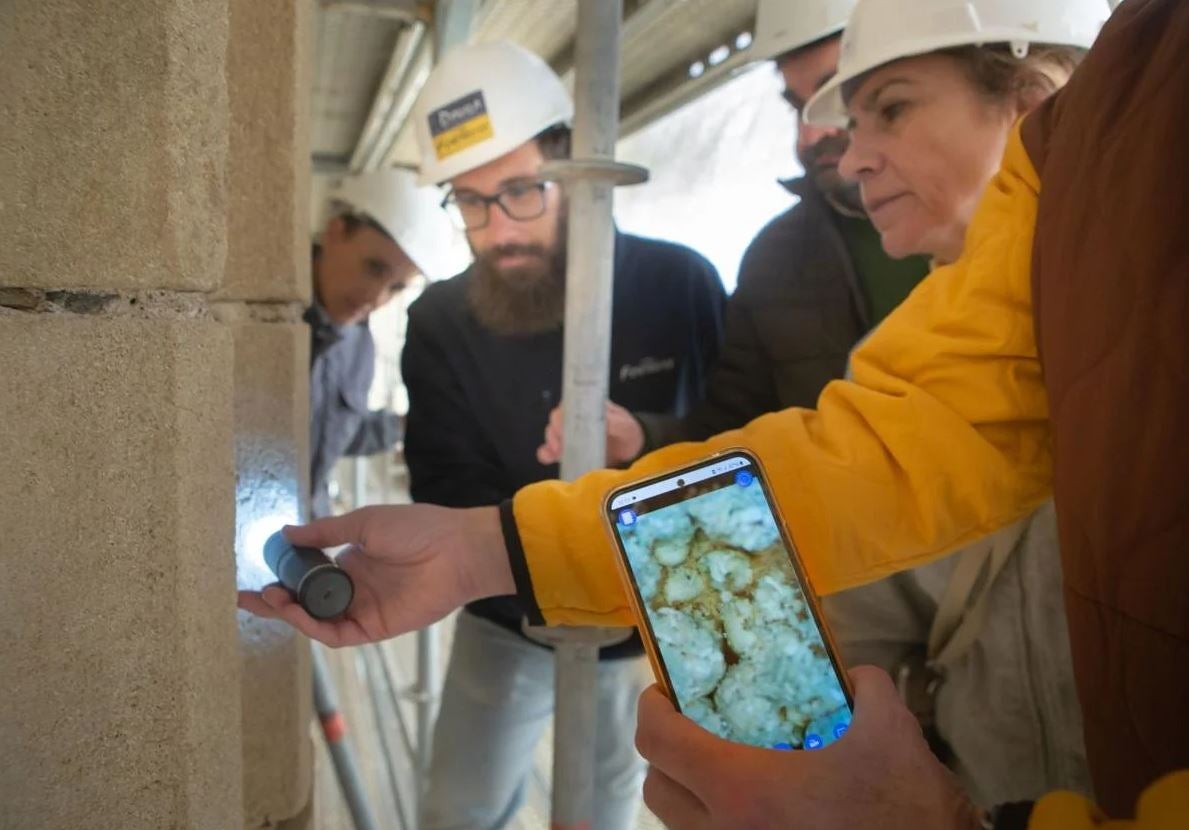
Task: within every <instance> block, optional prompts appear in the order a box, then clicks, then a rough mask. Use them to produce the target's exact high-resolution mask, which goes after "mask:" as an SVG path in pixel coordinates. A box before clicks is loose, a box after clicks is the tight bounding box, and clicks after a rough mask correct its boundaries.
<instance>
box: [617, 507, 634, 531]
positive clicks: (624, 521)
mask: <svg viewBox="0 0 1189 830" xmlns="http://www.w3.org/2000/svg"><path fill="white" fill-rule="evenodd" d="M619 523H620V524H621V525H623V526H624V527H631V526H632V525H634V524H635V523H636V513H635V511H633V510H624V511H623V512H622V513H620V514H619Z"/></svg>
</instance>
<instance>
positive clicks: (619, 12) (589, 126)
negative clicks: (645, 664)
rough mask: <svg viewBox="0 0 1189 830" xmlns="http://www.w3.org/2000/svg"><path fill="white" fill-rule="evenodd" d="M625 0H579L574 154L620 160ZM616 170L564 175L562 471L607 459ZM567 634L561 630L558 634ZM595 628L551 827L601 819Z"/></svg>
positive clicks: (567, 701)
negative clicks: (596, 791) (567, 210)
mask: <svg viewBox="0 0 1189 830" xmlns="http://www.w3.org/2000/svg"><path fill="white" fill-rule="evenodd" d="M622 16H623V2H622V0H580V2H579V4H578V27H577V33H576V40H575V47H574V67H575V87H574V99H575V100H574V135H573V156H574V159H575V160H576V161H577V162H579V163H582V162H595V163H596V167H597V163H598V162H613V161H614V157H615V140H616V137H617V133H618V123H619V26H620V20H621V18H622ZM614 186H615V185H614V182H613V180H612V178H611V177H609V176H607V175H603V174H600V173H599V172H598V171H597V170H596V169H594V168H591V169H588V175H585V176H583V175H576V176H574V177H572V178H569V179H568V180H567V181H566V187H567V196H568V198H569V205H570V215H569V227H570V230H569V240H568V241H569V246H568V251H569V252H568V259H567V261H566V318H565V370H564V376H563V384H562V401H563V402H564V404H565V409H564V413H563V415H564V421H565V422H564V429H565V436H566V442H565V451H564V454H563V457H562V462H561V471H562V477H563V478H567V479H573V478H576V477H578V476H580V475H582V474H583V473H585V472H587V471H588V470H593V469H597V468H599V467H602V466H604V464H605V463H606V452H607V450H606V406H605V402H606V398H607V389H608V382H609V379H610V361H611V352H610V350H611V296H612V272H613V266H614V255H615V226H614V223H613V219H612V215H611V209H612V193H613V190H614ZM558 634H561V632H558ZM590 634H591V632H586V633H585V636H584V635H583V634H582V633H581V632H576V633H575V635H576V636H574V637H568V636H566V635H564V634H562V636H561V639H560V640H559V641H558V642H557V647H556V649H555V672H556V675H555V684H554V689H555V694H556V697H555V703H554V749H553V797H552V807H551V812H552V826H553V828H555V830H564V828H575V830H576V829H577V828H589V827H590V826H591V825H592V823H593V816H594V779H595V774H594V768H595V746H596V743H597V741H596V735H597V728H598V723H597V721H598V646H597V645H596V644H593V643H592V642H590Z"/></svg>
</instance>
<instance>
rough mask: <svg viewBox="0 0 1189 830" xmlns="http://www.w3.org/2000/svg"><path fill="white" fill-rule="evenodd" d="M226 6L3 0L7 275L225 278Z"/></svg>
mask: <svg viewBox="0 0 1189 830" xmlns="http://www.w3.org/2000/svg"><path fill="white" fill-rule="evenodd" d="M229 2H230V0H112V2H105V3H93V2H92V3H80V2H78V0H37V2H30V3H11V2H6V3H0V78H2V79H3V82H2V83H0V123H2V124H3V129H0V182H3V186H2V187H0V227H3V228H4V244H3V245H0V285H11V286H21V287H40V288H80V287H102V288H117V289H124V288H171V289H180V290H197V291H209V290H211V289H213V288H215V287H216V286H217V285H218V284H219V282H220V280H221V278H222V274H223V265H224V260H225V258H226V234H227V217H226V207H227V206H226V197H225V192H224V189H225V188H224V184H225V162H226V157H227V144H228V123H229V114H228V99H227V81H226V75H225V73H224V64H225V60H226V52H227V33H228V20H229V13H228V3H229ZM260 5H262V6H268V7H269V8H270V9H272V8H280V7H282V6H285V7H287V6H288V5H290V4H279V3H267V4H263V3H262V4H260ZM293 5H298V6H302V5H304V4H301V3H299V4H293Z"/></svg>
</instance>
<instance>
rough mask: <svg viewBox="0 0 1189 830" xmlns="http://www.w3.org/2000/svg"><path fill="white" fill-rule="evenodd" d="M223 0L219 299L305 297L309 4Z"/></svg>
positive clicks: (282, 0) (307, 277)
mask: <svg viewBox="0 0 1189 830" xmlns="http://www.w3.org/2000/svg"><path fill="white" fill-rule="evenodd" d="M230 6H231V37H230V44H229V48H228V54H227V83H228V93H229V96H230V102H231V122H230V131H231V132H230V136H231V141H230V155H229V158H228V167H227V174H228V197H229V201H228V213H227V220H228V228H229V233H228V258H227V275H226V279H225V281H224V283H223V288H222V291H221V292H220V297H221V298H224V299H232V300H296V301H299V302H301V303H303V304H304V303H308V302H309V298H310V236H309V233H308V232H307V223H308V222H309V213H310V208H309V200H310V135H309V123H310V119H309V106H310V83H311V81H310V71H311V67H312V65H313V61H312V60H311V55H312V51H313V42H312V31H313V27H312V19H311V15H312V12H313V4H312V3H308V2H292V0H230Z"/></svg>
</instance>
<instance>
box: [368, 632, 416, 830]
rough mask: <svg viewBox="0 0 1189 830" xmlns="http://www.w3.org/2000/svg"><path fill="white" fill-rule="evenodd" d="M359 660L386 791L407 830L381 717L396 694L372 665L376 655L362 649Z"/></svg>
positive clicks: (385, 722)
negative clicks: (386, 782)
mask: <svg viewBox="0 0 1189 830" xmlns="http://www.w3.org/2000/svg"><path fill="white" fill-rule="evenodd" d="M373 648H378V646H374V647H373ZM361 656H362V658H363V670H364V673H365V675H366V676H367V686H368V697H369V698H370V699H371V704H372V714H373V716H374V717H375V719H376V735H377V737H379V739H380V753H381V755H382V756H383V760H384V771H385V772H387V773H388V790H389V794H390V795H391V797H392V806H393V810H394V814H395V815H396V819H397V822H398V823H399V824H400V827H401V830H409V821H408V817H407V816H406V815H405V800H404V798H403V796H402V794H401V786H400V778H399V776H398V774H397V771H396V763H395V761H394V758H395V756H394V754H393V747H392V744H391V742H390V741H389V740H388V733H389V731H390V730H389V723H388V718H386V717H385V716H384V705H383V704H384V701H385V700H388V701H391V702H393V703H395V702H396V700H395V690H394V689H393V688H392V687H391V686H390V685H389V683H388V676H387V674H386V673H385V671H384V668H383V665H380V666H378V667H377V666H374V665H373V661H374V660H375V659H376V654H375V652H374V651H370V650H368V649H365V650H364V651H363V652H362V654H361ZM381 663H382V661H381Z"/></svg>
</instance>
